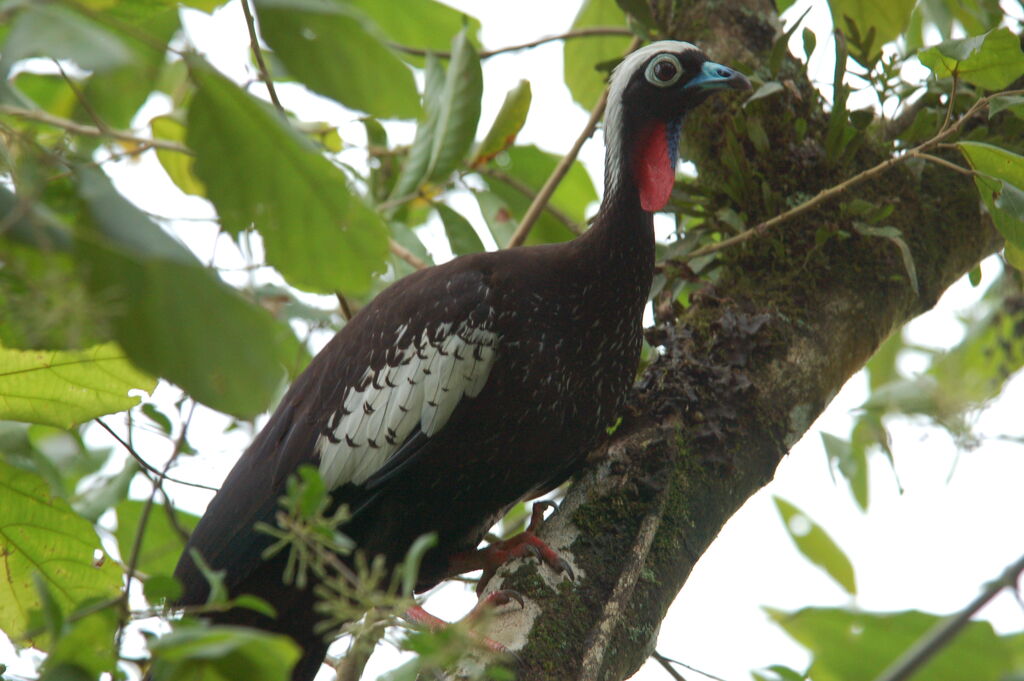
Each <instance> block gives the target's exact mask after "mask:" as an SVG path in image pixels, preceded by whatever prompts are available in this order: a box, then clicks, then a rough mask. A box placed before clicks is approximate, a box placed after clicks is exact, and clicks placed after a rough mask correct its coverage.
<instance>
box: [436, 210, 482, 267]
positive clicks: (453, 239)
mask: <svg viewBox="0 0 1024 681" xmlns="http://www.w3.org/2000/svg"><path fill="white" fill-rule="evenodd" d="M434 207H435V208H437V214H438V215H440V216H441V222H443V223H444V233H445V234H446V235H447V236H448V243H449V244H450V245H451V248H452V253H454V254H455V255H465V254H466V253H480V252H482V251H483V250H484V245H483V243H482V242H481V241H480V237H479V236H477V233H476V231H475V230H474V229H473V225H471V224H469V220H467V219H466V218H464V217H462V216H461V215H459V214H458V213H457V212H455V211H454V210H452V209H451V208H449V207H448V206H446V205H445V204H443V203H439V204H437V205H435V206H434Z"/></svg>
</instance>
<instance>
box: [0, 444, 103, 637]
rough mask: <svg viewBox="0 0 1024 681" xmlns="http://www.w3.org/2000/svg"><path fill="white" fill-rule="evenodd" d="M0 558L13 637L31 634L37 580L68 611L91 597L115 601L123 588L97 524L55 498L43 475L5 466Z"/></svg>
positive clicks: (2, 602)
mask: <svg viewBox="0 0 1024 681" xmlns="http://www.w3.org/2000/svg"><path fill="white" fill-rule="evenodd" d="M0 555H3V557H4V559H3V560H2V561H0V629H2V630H3V631H5V632H8V633H9V634H12V635H17V634H19V633H21V632H23V631H25V630H26V629H27V628H28V624H29V613H30V611H32V610H34V609H39V608H40V607H41V606H42V601H41V600H40V596H39V594H38V592H37V591H36V589H35V588H34V587H33V584H32V580H33V575H39V576H40V577H42V579H43V580H44V582H45V584H46V587H47V589H48V591H49V592H50V593H51V594H52V595H53V597H54V599H55V600H56V602H57V605H58V606H59V607H60V608H61V609H62V610H64V611H65V612H67V611H70V610H71V609H72V608H73V607H74V606H76V605H78V604H79V603H81V602H82V601H84V600H87V599H90V598H100V599H104V598H110V597H113V596H115V595H117V593H118V591H119V590H120V588H121V569H120V568H119V567H118V566H117V565H116V564H115V563H114V562H113V561H111V560H109V559H107V558H106V556H105V555H104V554H103V553H102V551H101V549H100V542H99V537H97V536H96V531H95V530H94V529H93V527H92V524H91V523H89V522H88V521H86V520H85V519H84V518H82V517H80V516H79V515H78V514H76V513H75V512H74V511H72V510H71V507H70V506H68V504H67V502H66V501H64V500H63V499H61V498H60V497H54V496H52V494H51V493H50V489H49V485H47V483H46V481H45V480H43V479H42V478H40V477H39V476H38V475H36V474H35V473H30V472H28V471H24V470H20V469H17V468H14V467H12V466H10V465H8V464H7V463H5V462H3V461H0ZM96 556H101V558H100V559H99V560H97V559H96ZM35 644H36V645H46V644H45V643H44V642H41V641H35Z"/></svg>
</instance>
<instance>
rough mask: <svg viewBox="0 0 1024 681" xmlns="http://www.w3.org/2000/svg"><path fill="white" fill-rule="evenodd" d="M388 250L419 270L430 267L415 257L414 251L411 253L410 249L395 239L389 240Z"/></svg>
mask: <svg viewBox="0 0 1024 681" xmlns="http://www.w3.org/2000/svg"><path fill="white" fill-rule="evenodd" d="M388 248H389V249H390V250H391V252H392V253H394V254H395V255H397V256H398V257H399V258H401V259H402V260H404V261H406V262H407V263H409V264H410V265H412V266H413V267H415V268H416V269H418V270H425V269H427V268H428V267H430V265H428V264H427V263H425V262H423V261H422V260H420V259H419V258H417V257H416V256H415V255H413V252H412V251H410V250H409V249H408V248H406V247H405V246H403V245H402V244H400V243H398V242H397V241H395V240H394V239H388Z"/></svg>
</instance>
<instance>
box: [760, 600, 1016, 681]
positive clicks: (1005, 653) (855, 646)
mask: <svg viewBox="0 0 1024 681" xmlns="http://www.w3.org/2000/svg"><path fill="white" fill-rule="evenodd" d="M767 611H768V614H769V616H770V617H771V618H772V619H773V620H775V622H776V623H777V624H778V625H779V626H780V627H782V628H783V629H785V630H786V632H787V633H788V634H789V635H790V636H792V637H793V638H794V639H796V640H797V641H798V642H799V643H800V644H801V645H803V646H804V647H805V648H807V649H808V650H809V651H810V652H811V653H812V655H813V656H814V662H813V664H812V665H811V669H810V678H812V679H814V680H815V681H851V679H874V678H876V677H878V675H879V674H881V673H882V671H883V670H884V669H885V668H886V667H887V666H888V665H889V664H891V663H892V662H893V661H894V660H895V659H896V658H897V657H898V656H899V655H901V654H902V653H903V652H905V651H906V650H907V649H908V648H910V646H912V645H914V643H916V642H917V641H918V640H919V639H920V638H921V637H922V636H924V635H925V634H926V633H927V632H928V631H929V630H930V629H931V628H932V627H933V626H935V625H936V624H937V623H939V622H940V621H942V618H940V617H937V616H935V615H930V614H927V613H923V612H918V611H914V610H911V611H906V612H897V613H884V614H882V613H869V612H851V611H848V610H842V609H839V608H804V609H803V610H800V611H797V612H793V613H787V612H782V611H780V610H775V609H770V608H769V609H767ZM1012 652H1013V648H1012V642H1011V641H1010V640H1009V639H1007V638H1002V637H999V636H997V635H996V634H995V632H994V631H993V630H992V625H991V624H989V623H988V622H981V621H974V622H970V623H968V624H967V625H966V626H965V627H964V628H963V629H962V630H961V632H960V633H959V634H958V635H957V636H956V638H954V639H953V640H952V641H950V642H949V643H947V644H946V645H945V646H944V647H943V648H942V649H941V650H940V651H939V652H938V653H937V654H936V655H935V656H934V657H933V658H931V659H930V660H929V661H928V662H926V663H925V664H924V666H923V667H921V669H920V670H919V671H918V672H917V673H916V674H914V677H913V678H914V679H918V680H920V681H925V680H927V681H964V679H965V678H968V677H969V678H970V679H971V681H998V680H999V679H1003V678H1009V676H1007V675H1009V674H1010V673H1011V672H1012V671H1013V656H1012ZM968 670H969V671H968Z"/></svg>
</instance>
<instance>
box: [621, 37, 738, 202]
mask: <svg viewBox="0 0 1024 681" xmlns="http://www.w3.org/2000/svg"><path fill="white" fill-rule="evenodd" d="M726 88H731V89H735V90H746V89H749V88H750V81H748V80H747V79H746V77H744V76H743V74H741V73H739V72H738V71H735V70H733V69H731V68H729V67H728V66H722V65H721V64H716V63H715V62H713V61H711V60H709V59H708V57H707V55H705V54H704V53H703V52H701V51H700V50H699V49H698V48H697V47H695V46H694V45H691V44H690V43H684V42H678V41H675V40H662V41H660V42H656V43H651V44H650V45H646V46H644V47H642V48H640V49H638V50H636V51H635V52H633V53H631V54H630V55H629V56H627V57H626V58H625V59H623V60H622V63H620V64H619V65H618V66H617V67H616V68H615V71H614V72H613V73H612V77H611V82H610V84H609V86H608V108H607V114H606V116H605V143H606V146H607V152H606V153H607V162H606V167H605V172H606V174H607V176H606V178H605V193H606V195H608V194H615V193H618V192H619V191H622V190H624V189H625V184H626V183H631V184H632V185H634V186H635V188H636V190H637V192H638V193H639V197H640V205H641V207H642V208H643V209H644V210H647V211H657V210H660V209H661V208H663V207H664V206H665V204H666V203H667V202H668V198H669V194H671V192H672V185H673V182H674V180H675V167H676V161H677V159H678V149H679V130H680V127H681V125H682V121H683V117H684V116H685V115H686V114H687V113H688V112H689V111H691V110H693V109H694V108H696V107H697V105H699V104H700V103H701V102H703V101H704V100H705V99H707V98H708V97H709V96H710V95H711V94H712V93H714V92H715V91H716V90H722V89H726Z"/></svg>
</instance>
